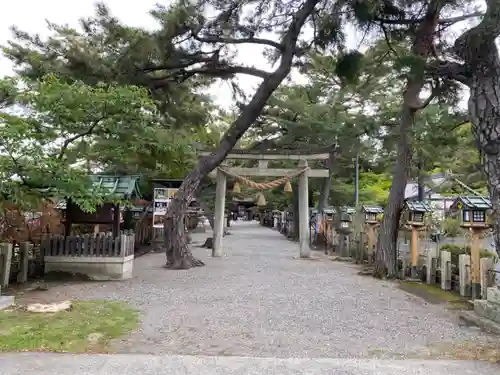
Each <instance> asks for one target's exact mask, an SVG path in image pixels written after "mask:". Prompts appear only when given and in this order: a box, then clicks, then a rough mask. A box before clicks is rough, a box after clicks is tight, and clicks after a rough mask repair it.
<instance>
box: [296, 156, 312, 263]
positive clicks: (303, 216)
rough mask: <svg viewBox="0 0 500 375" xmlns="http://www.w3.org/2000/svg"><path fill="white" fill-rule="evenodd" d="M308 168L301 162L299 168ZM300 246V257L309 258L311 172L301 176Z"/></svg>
mask: <svg viewBox="0 0 500 375" xmlns="http://www.w3.org/2000/svg"><path fill="white" fill-rule="evenodd" d="M305 167H307V160H301V161H300V163H299V168H305ZM298 216H299V217H298V218H297V219H298V220H299V245H300V257H301V258H309V257H310V256H311V248H310V247H309V240H308V238H307V237H308V235H309V171H308V170H306V171H305V172H303V173H301V175H300V176H299V215H298Z"/></svg>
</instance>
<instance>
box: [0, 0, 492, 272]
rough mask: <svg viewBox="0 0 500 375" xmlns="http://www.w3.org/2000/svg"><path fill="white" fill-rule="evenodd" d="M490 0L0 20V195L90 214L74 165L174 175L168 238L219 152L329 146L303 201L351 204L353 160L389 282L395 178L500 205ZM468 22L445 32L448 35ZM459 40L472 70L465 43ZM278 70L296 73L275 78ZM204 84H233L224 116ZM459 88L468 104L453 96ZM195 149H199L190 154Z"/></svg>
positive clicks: (302, 0) (180, 245)
mask: <svg viewBox="0 0 500 375" xmlns="http://www.w3.org/2000/svg"><path fill="white" fill-rule="evenodd" d="M497 6H498V5H497V4H496V2H495V1H494V0H489V1H487V11H486V12H485V13H481V12H477V11H476V10H475V9H473V4H472V2H461V3H459V2H453V1H451V2H450V1H446V2H444V1H440V0H421V1H418V2H416V3H415V2H412V3H410V2H407V1H401V0H393V1H384V2H375V1H370V0H364V1H343V2H340V1H327V0H293V1H283V0H273V1H262V0H241V1H231V2H227V1H218V0H197V1H187V0H178V1H175V2H173V3H172V4H171V5H169V6H168V7H161V6H157V7H155V8H154V9H152V10H151V12H150V14H151V17H152V22H155V23H156V24H157V27H156V28H155V29H151V30H146V29H142V28H136V27H130V26H128V25H126V24H124V23H122V22H121V21H120V20H118V19H117V18H115V17H114V16H113V15H112V14H111V12H110V11H109V9H108V8H107V7H106V6H105V5H104V4H99V5H97V7H96V12H95V14H94V15H93V16H91V17H87V18H84V19H82V20H81V22H80V27H79V28H77V29H74V28H70V27H68V26H62V25H56V24H53V23H49V29H50V30H49V31H50V33H49V36H48V37H47V38H42V37H40V36H38V35H30V34H28V33H26V32H24V31H22V30H19V29H17V28H13V38H12V40H11V41H9V42H8V43H7V45H6V46H4V48H3V52H4V55H5V56H6V57H7V58H9V59H10V60H11V61H12V62H13V64H14V66H15V68H16V75H15V77H11V78H8V79H5V80H3V81H2V82H1V87H0V89H1V90H0V92H1V95H0V103H1V105H2V106H3V107H5V108H7V109H8V110H7V111H4V112H3V113H2V117H1V119H2V120H1V121H2V125H3V126H1V127H0V131H1V132H2V139H5V141H3V143H2V144H1V145H0V147H1V148H2V149H1V152H0V155H1V156H0V158H1V159H0V160H1V164H0V172H1V173H2V181H1V183H2V184H3V186H4V187H5V189H3V190H2V191H5V192H7V193H6V194H4V199H10V200H15V201H17V202H20V201H22V200H24V198H21V197H23V196H24V195H25V194H31V195H34V196H39V195H40V194H41V192H42V191H46V190H43V189H56V190H57V191H58V193H59V194H61V195H65V196H71V197H74V198H75V199H80V202H82V205H84V206H86V207H87V206H88V207H90V206H92V205H93V204H95V203H96V202H92V200H89V197H86V196H85V197H84V196H83V194H84V193H83V191H84V189H83V186H85V184H84V176H85V174H86V173H87V172H88V171H87V170H86V166H88V165H99V167H100V168H101V169H103V170H106V171H109V172H113V173H137V172H140V173H141V174H143V175H144V176H146V177H154V176H160V175H162V176H168V177H171V178H174V177H179V178H185V181H184V184H183V186H182V188H181V189H180V192H179V193H178V196H177V198H176V200H175V202H174V204H173V205H172V206H171V207H169V212H168V215H167V216H168V217H169V219H170V221H168V222H169V223H170V224H168V225H170V226H171V227H169V231H171V235H172V238H174V237H175V238H178V236H180V235H181V234H182V233H183V231H182V230H179V231H178V230H177V229H176V225H177V224H176V223H178V222H182V212H183V211H184V210H185V208H186V207H187V205H188V204H189V202H190V200H191V199H192V198H193V197H194V196H196V195H197V194H199V191H200V189H201V190H203V189H204V188H206V187H207V186H210V184H204V183H203V181H206V177H207V175H208V173H209V172H210V171H211V170H213V169H214V168H216V167H217V166H218V165H219V164H220V162H221V161H222V160H224V158H225V157H226V155H227V154H228V153H229V152H230V150H231V149H232V148H233V147H234V146H235V145H240V146H245V147H253V148H256V147H260V148H274V149H277V148H278V149H279V148H281V149H304V148H318V147H321V146H331V145H336V151H335V154H334V155H333V159H332V160H330V162H329V163H327V164H323V165H321V166H323V167H327V168H329V169H330V172H331V173H330V178H329V179H328V184H326V185H325V184H324V183H323V182H322V181H314V182H312V183H311V185H310V188H311V190H314V191H315V194H314V197H315V200H317V202H319V201H322V199H323V198H325V192H327V193H328V194H327V196H326V198H328V199H327V200H328V202H327V203H329V204H331V205H346V204H347V205H352V204H354V174H355V170H354V169H355V168H354V160H355V159H356V158H357V159H358V161H359V169H360V179H359V182H360V191H359V197H360V199H361V201H362V202H366V203H377V204H383V205H385V206H386V214H385V215H384V221H383V223H382V228H381V241H379V247H380V248H379V249H378V253H379V254H382V255H383V256H382V255H381V256H380V259H379V260H380V262H379V264H380V267H381V268H380V269H379V271H380V272H382V273H383V272H387V273H388V274H389V275H391V273H393V272H394V267H395V259H394V258H393V255H394V253H395V251H394V249H395V238H396V235H397V233H396V232H397V227H398V225H399V215H400V212H401V207H402V202H403V200H404V189H405V186H406V183H407V181H408V179H415V180H419V181H420V182H425V181H430V179H429V175H432V174H434V173H437V172H450V171H451V172H452V173H453V176H454V177H456V178H458V179H459V180H461V181H463V182H465V183H466V184H468V185H470V186H471V187H472V188H473V189H475V190H477V191H481V192H486V191H489V193H490V194H492V202H493V204H494V206H495V207H497V206H498V205H499V204H500V203H499V202H496V200H495V199H496V198H495V197H496V195H495V194H496V193H495V192H496V191H497V189H500V186H496V185H497V183H496V182H495V181H496V180H495V177H494V176H496V173H500V172H498V170H500V164H499V165H498V166H497V163H499V162H498V158H497V157H496V156H495V155H496V154H495V152H494V149H495V148H494V145H495V144H496V143H495V142H497V138H495V135H494V134H496V133H495V131H496V130H495V129H497V126H498V125H495V124H497V123H498V122H496V120H495V119H496V116H498V113H500V112H498V111H497V107H498V103H496V102H494V101H492V100H491V99H490V98H491V97H493V96H491V95H493V94H491V95H489V94H488V92H490V93H491V92H493V91H494V90H493V89H492V88H491V87H490V86H491V82H497V81H498V75H499V74H500V63H499V64H498V66H497V64H496V63H497V60H498V59H497V55H495V53H497V50H496V46H495V45H494V43H492V40H494V37H496V35H498V34H499V33H500V32H497V30H496V27H497V24H496V23H495V22H496V17H497V12H496V7H497ZM469 8H470V9H469ZM479 17H480V19H481V22H480V23H479V25H478V26H476V27H472V28H470V27H468V28H466V31H465V33H464V34H463V35H462V36H461V37H459V38H456V37H454V36H453V35H452V34H451V33H450V32H449V29H450V27H451V26H453V25H455V24H457V23H458V22H462V21H464V20H473V19H477V18H479ZM487 26H488V27H487ZM347 27H350V28H351V29H352V28H354V29H356V30H357V31H358V32H360V33H362V34H363V35H364V38H363V42H364V43H363V44H364V47H365V48H363V49H360V48H353V47H352V46H348V45H347V43H346V35H345V32H346V31H345V30H347ZM492 38H493V39H492ZM452 39H453V40H452ZM242 44H254V45H259V46H262V47H263V50H262V54H263V56H265V57H266V58H267V59H268V60H269V62H270V65H272V66H271V67H270V69H269V71H264V70H262V69H257V68H256V67H255V66H252V65H251V64H247V63H246V62H245V63H244V62H241V61H238V60H237V59H236V58H235V52H236V51H237V48H238V46H239V45H242ZM474 48H476V50H477V51H479V52H478V56H479V55H480V56H481V58H483V60H484V61H487V62H489V65H484V63H483V62H481V61H483V60H479V59H478V58H477V57H478V56H476V55H474V54H472V53H470V51H472V50H474ZM495 69H497V70H495ZM292 70H297V71H299V72H300V73H301V74H302V75H303V77H304V78H305V82H306V83H304V84H298V83H296V82H293V81H289V80H288V77H289V75H290V72H291V71H292ZM241 74H244V75H250V76H253V77H257V78H259V79H260V81H261V83H260V85H259V86H258V87H257V89H256V91H255V93H254V94H253V96H251V95H250V96H249V95H246V96H243V95H238V94H239V93H240V89H241V88H239V87H237V82H236V81H235V80H234V77H235V76H237V75H241ZM481 74H482V75H481ZM486 76H487V77H486ZM485 77H486V78H487V79H486V78H485ZM221 79H222V80H227V81H229V82H230V84H231V85H232V86H233V88H234V91H235V101H234V104H235V105H234V107H233V108H232V109H231V110H230V111H229V112H228V111H227V110H222V109H220V108H217V106H216V105H215V103H214V101H213V98H212V97H211V96H210V95H209V92H207V89H208V88H209V87H210V85H211V84H212V83H213V82H214V81H215V80H221ZM488 80H489V81H488ZM487 82H490V84H488V83H487ZM488 85H490V86H488ZM465 86H466V87H468V88H469V89H470V91H471V99H470V100H469V107H468V111H466V110H465V109H462V108H461V107H460V106H459V101H460V97H461V96H462V93H463V90H464V88H465ZM488 90H489V91H488ZM28 140H29V141H28ZM477 145H479V147H476V146H477ZM199 148H205V149H207V148H208V149H213V150H214V152H213V153H212V155H210V156H207V157H203V158H201V159H199V160H198V159H197V157H196V150H197V149H199ZM35 161H36V162H37V163H36V164H35V163H34V162H35ZM478 167H481V168H482V172H485V173H486V177H487V178H485V175H484V173H482V172H479V171H478ZM87 169H88V168H87ZM325 187H326V189H325ZM439 189H441V191H442V192H443V193H445V194H451V193H458V192H460V189H461V188H460V187H457V186H455V185H453V186H452V185H450V184H444V185H443V186H441V187H440V188H439ZM209 195H210V194H209ZM271 198H272V197H271ZM493 198H495V199H493ZM272 199H275V200H276V203H278V201H279V204H280V205H281V206H282V205H283V204H284V203H285V201H287V200H286V199H285V200H283V199H282V198H281V197H280V198H278V197H275V198H272ZM287 203H290V202H289V200H288V201H287ZM495 209H497V208H495ZM499 220H500V219H499ZM497 227H498V228H500V222H499V224H498V225H497ZM498 228H496V230H497V233H498V232H499V231H498ZM497 242H498V246H500V234H499V235H498V241H497ZM167 248H168V249H169V251H167V255H168V254H170V255H168V257H169V265H172V264H173V266H174V268H186V267H189V266H192V265H199V263H198V262H197V261H196V260H195V259H194V258H192V256H191V255H190V253H189V251H188V250H186V243H185V241H183V240H181V239H179V240H176V241H172V242H171V243H170V244H168V246H167ZM388 254H392V255H391V256H392V258H391V256H388ZM383 259H389V261H385V260H384V261H382V260H383ZM384 262H385V263H384Z"/></svg>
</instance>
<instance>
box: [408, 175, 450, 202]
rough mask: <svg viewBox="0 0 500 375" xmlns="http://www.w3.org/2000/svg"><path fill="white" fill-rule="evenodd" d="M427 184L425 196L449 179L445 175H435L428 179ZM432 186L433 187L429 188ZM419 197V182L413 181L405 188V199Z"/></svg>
mask: <svg viewBox="0 0 500 375" xmlns="http://www.w3.org/2000/svg"><path fill="white" fill-rule="evenodd" d="M426 180H427V183H426V184H425V185H426V186H425V187H424V194H429V193H431V192H432V191H433V190H434V189H435V188H436V187H438V186H439V185H441V184H443V183H444V182H446V180H447V177H446V175H445V174H444V173H434V174H432V175H429V176H427V177H426ZM428 185H431V186H432V187H429V186H428ZM416 197H418V182H415V181H411V182H408V183H407V184H406V187H405V199H412V198H416Z"/></svg>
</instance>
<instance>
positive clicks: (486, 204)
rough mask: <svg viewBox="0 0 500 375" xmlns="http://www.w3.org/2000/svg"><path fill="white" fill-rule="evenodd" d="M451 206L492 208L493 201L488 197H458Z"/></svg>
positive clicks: (454, 207)
mask: <svg viewBox="0 0 500 375" xmlns="http://www.w3.org/2000/svg"><path fill="white" fill-rule="evenodd" d="M451 208H453V209H459V210H461V209H463V208H468V209H479V210H489V209H490V208H491V201H490V198H488V197H477V196H470V197H458V198H457V199H455V201H454V202H453V204H452V205H451Z"/></svg>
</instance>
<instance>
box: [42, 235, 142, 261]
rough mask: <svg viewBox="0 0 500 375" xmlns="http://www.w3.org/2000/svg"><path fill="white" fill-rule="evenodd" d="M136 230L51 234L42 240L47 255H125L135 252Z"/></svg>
mask: <svg viewBox="0 0 500 375" xmlns="http://www.w3.org/2000/svg"><path fill="white" fill-rule="evenodd" d="M134 244H135V234H134V232H132V231H130V232H122V233H121V235H120V236H118V237H113V236H112V235H111V233H96V234H84V235H80V236H67V237H64V236H51V237H48V238H45V239H44V240H42V243H41V248H42V252H43V254H44V255H45V256H78V257H86V256H88V257H96V256H97V257H125V256H129V255H133V254H134Z"/></svg>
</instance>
